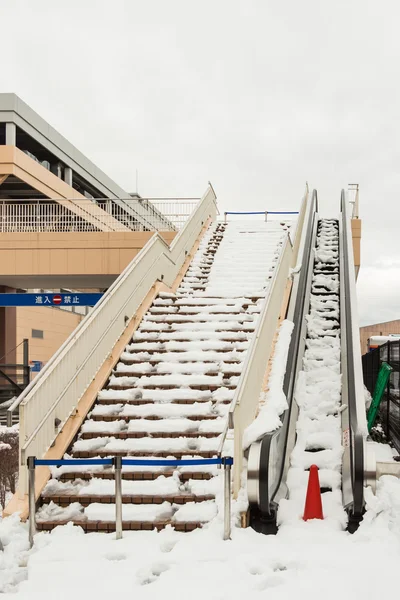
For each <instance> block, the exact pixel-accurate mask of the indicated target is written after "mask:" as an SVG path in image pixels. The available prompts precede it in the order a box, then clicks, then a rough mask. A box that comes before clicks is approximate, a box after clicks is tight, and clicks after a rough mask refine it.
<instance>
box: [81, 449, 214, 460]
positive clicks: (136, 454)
mask: <svg viewBox="0 0 400 600" xmlns="http://www.w3.org/2000/svg"><path fill="white" fill-rule="evenodd" d="M216 454H217V453H216V451H215V450H182V451H176V450H174V451H171V450H166V451H157V450H148V451H146V450H140V451H135V450H129V451H128V452H127V451H126V450H118V451H115V450H113V451H112V452H111V451H110V450H107V451H102V450H93V452H89V451H87V450H79V451H78V450H75V451H74V452H71V455H72V458H95V457H100V458H108V457H109V456H110V455H112V456H122V457H124V458H145V457H149V458H150V457H156V458H170V457H171V456H173V457H174V459H180V458H183V457H184V456H190V457H193V455H195V456H199V457H200V458H215V457H216Z"/></svg>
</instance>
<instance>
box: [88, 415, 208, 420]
mask: <svg viewBox="0 0 400 600" xmlns="http://www.w3.org/2000/svg"><path fill="white" fill-rule="evenodd" d="M218 417H219V415H188V416H185V417H184V418H185V419H189V421H215V419H217V418H218ZM90 419H91V420H92V421H106V422H113V421H138V420H143V421H163V420H164V417H159V416H157V415H149V416H147V417H139V416H138V417H136V416H132V417H131V416H129V415H92V416H91V417H90Z"/></svg>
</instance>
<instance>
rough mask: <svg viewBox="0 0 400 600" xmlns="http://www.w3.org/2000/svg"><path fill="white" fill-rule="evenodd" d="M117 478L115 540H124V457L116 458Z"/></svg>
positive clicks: (115, 469)
mask: <svg viewBox="0 0 400 600" xmlns="http://www.w3.org/2000/svg"><path fill="white" fill-rule="evenodd" d="M113 461H114V471H115V473H114V477H115V539H117V540H120V539H121V538H122V456H114V458H113Z"/></svg>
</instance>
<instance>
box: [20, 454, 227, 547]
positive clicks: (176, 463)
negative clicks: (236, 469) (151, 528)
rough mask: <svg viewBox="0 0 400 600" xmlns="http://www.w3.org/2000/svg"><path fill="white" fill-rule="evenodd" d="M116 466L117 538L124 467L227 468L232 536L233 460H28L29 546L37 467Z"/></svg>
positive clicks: (117, 457) (33, 458)
mask: <svg viewBox="0 0 400 600" xmlns="http://www.w3.org/2000/svg"><path fill="white" fill-rule="evenodd" d="M75 465H76V466H78V465H79V466H82V465H85V466H91V465H92V466H95V465H103V466H113V467H114V479H115V532H116V538H117V539H121V538H122V467H124V466H127V467H128V466H129V467H190V466H200V465H218V466H223V467H224V475H225V476H224V500H225V501H224V540H228V539H230V536H231V467H232V465H233V458H232V457H231V456H223V457H218V458H182V459H168V458H160V459H158V458H151V459H146V458H123V457H122V456H114V457H113V458H61V459H45V458H36V457H35V456H30V457H29V458H28V471H29V542H30V545H31V546H32V545H33V538H34V535H35V533H36V495H35V471H36V467H63V466H75Z"/></svg>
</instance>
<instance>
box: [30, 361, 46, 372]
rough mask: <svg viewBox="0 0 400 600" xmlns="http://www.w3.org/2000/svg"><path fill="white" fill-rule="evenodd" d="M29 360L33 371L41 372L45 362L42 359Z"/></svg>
mask: <svg viewBox="0 0 400 600" xmlns="http://www.w3.org/2000/svg"><path fill="white" fill-rule="evenodd" d="M29 362H30V364H31V371H32V373H39V371H40V370H41V368H42V366H43V362H42V361H41V360H31V361H29Z"/></svg>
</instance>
